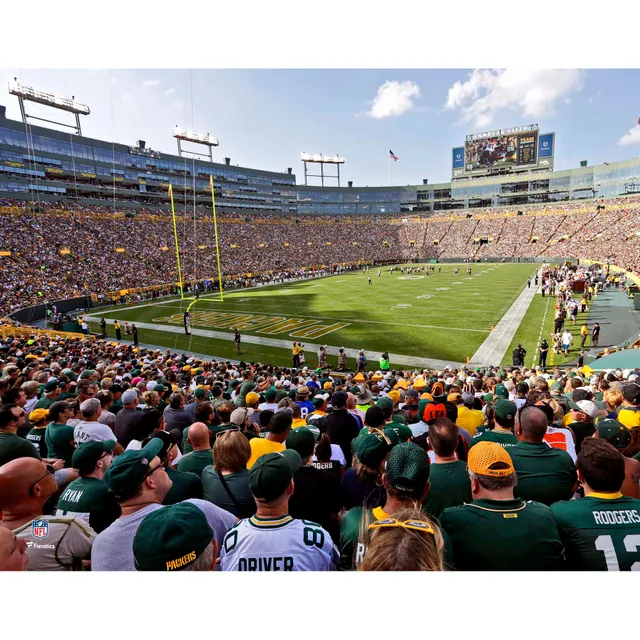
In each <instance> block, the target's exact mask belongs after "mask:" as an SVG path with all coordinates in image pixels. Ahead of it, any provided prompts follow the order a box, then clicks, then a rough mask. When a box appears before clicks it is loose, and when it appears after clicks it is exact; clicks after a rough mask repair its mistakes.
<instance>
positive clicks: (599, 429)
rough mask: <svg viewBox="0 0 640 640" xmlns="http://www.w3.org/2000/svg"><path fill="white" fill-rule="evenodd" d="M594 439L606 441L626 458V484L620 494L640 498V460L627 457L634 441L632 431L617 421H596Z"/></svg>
mask: <svg viewBox="0 0 640 640" xmlns="http://www.w3.org/2000/svg"><path fill="white" fill-rule="evenodd" d="M593 437H594V438H601V439H602V440H606V441H607V442H608V443H609V444H612V445H613V446H614V447H615V448H616V449H617V450H618V451H620V453H621V454H622V455H623V457H624V482H623V483H622V487H621V488H620V493H622V495H623V496H629V497H630V498H640V458H629V457H627V456H628V455H629V454H628V453H627V448H628V447H629V446H630V445H631V439H632V436H631V430H630V429H628V428H627V427H625V426H624V425H623V424H622V422H618V421H617V420H610V419H599V420H597V421H596V432H595V433H594V434H593ZM632 451H633V449H632Z"/></svg>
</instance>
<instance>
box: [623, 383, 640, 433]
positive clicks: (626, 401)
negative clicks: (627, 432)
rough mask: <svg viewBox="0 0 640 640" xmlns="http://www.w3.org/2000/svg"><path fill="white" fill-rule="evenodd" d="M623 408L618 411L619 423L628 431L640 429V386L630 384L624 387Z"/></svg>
mask: <svg viewBox="0 0 640 640" xmlns="http://www.w3.org/2000/svg"><path fill="white" fill-rule="evenodd" d="M622 397H623V400H622V406H621V407H620V410H619V411H618V421H619V422H621V423H622V424H623V425H624V426H625V427H627V429H633V428H634V427H640V385H639V384H638V383H637V382H628V383H626V384H625V385H624V386H623V387H622Z"/></svg>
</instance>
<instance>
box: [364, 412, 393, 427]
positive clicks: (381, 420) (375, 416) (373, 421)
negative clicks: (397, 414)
mask: <svg viewBox="0 0 640 640" xmlns="http://www.w3.org/2000/svg"><path fill="white" fill-rule="evenodd" d="M389 417H390V416H389ZM386 418H387V417H386V415H385V412H384V410H383V409H381V408H380V407H369V408H368V409H367V412H366V413H365V414H364V423H365V425H366V426H367V427H369V428H370V429H382V428H383V427H384V424H385V422H386Z"/></svg>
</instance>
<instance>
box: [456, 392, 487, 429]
mask: <svg viewBox="0 0 640 640" xmlns="http://www.w3.org/2000/svg"><path fill="white" fill-rule="evenodd" d="M474 402H475V396H474V395H473V394H472V393H463V394H462V397H461V398H460V399H458V400H456V402H455V404H456V405H457V407H458V417H457V419H456V424H457V425H458V427H460V428H461V429H465V430H466V431H467V432H468V433H469V435H471V437H473V434H474V433H475V432H476V429H477V428H478V427H479V426H480V425H483V424H484V413H482V411H480V410H477V409H474V408H473V403H474Z"/></svg>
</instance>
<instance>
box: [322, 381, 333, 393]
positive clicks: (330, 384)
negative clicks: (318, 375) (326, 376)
mask: <svg viewBox="0 0 640 640" xmlns="http://www.w3.org/2000/svg"><path fill="white" fill-rule="evenodd" d="M322 386H323V387H324V389H325V391H328V390H329V389H331V387H332V386H333V384H332V383H331V382H325V383H324V384H323V385H322Z"/></svg>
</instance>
